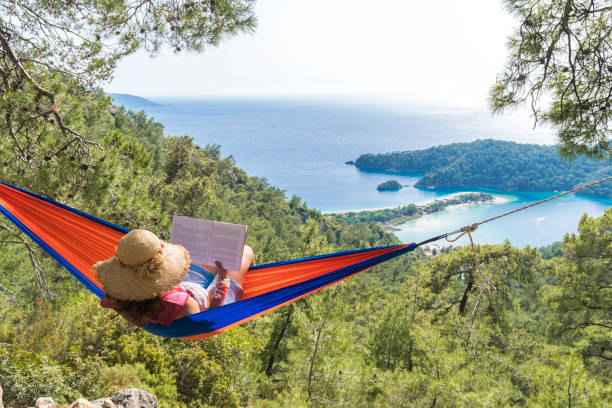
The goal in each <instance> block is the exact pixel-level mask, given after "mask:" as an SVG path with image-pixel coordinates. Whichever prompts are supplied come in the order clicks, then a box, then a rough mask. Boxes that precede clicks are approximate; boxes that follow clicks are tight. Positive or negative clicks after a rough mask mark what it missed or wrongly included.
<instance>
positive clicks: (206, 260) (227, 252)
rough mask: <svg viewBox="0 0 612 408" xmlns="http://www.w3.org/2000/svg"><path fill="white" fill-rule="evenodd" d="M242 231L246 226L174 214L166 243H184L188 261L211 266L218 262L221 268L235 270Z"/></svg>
mask: <svg viewBox="0 0 612 408" xmlns="http://www.w3.org/2000/svg"><path fill="white" fill-rule="evenodd" d="M246 233H247V226H246V225H239V224H228V223H226V222H217V221H208V220H201V219H198V218H190V217H183V216H181V215H174V216H172V229H171V231H170V242H172V243H173V244H180V245H182V246H184V247H185V249H187V250H188V251H189V255H190V256H191V262H192V263H196V264H201V265H214V264H215V261H219V262H221V263H222V264H223V267H224V268H225V269H230V270H234V271H237V270H239V269H240V262H241V261H242V252H243V251H244V240H245V238H246Z"/></svg>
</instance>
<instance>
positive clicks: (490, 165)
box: [355, 139, 612, 197]
mask: <svg viewBox="0 0 612 408" xmlns="http://www.w3.org/2000/svg"><path fill="white" fill-rule="evenodd" d="M558 150H559V148H558V146H541V145H535V144H519V143H515V142H507V141H501V140H491V139H487V140H477V141H475V142H471V143H453V144H449V145H443V146H437V147H431V148H429V149H424V150H412V151H405V152H393V153H386V154H363V155H361V156H359V158H358V159H357V160H356V161H355V165H356V166H357V167H359V168H361V169H367V170H387V171H394V172H417V173H425V176H424V177H423V178H422V179H420V180H419V181H418V182H417V183H416V184H415V186H416V187H451V188H474V187H485V188H496V189H500V190H505V191H552V190H558V191H561V190H570V189H572V188H573V187H576V186H578V185H582V184H587V183H588V182H591V181H594V180H596V179H598V178H603V177H606V176H609V175H610V174H612V164H610V162H609V161H606V160H602V161H595V160H589V159H586V158H576V159H574V160H572V161H569V160H566V159H563V158H561V157H560V156H559V154H558ZM580 194H583V195H589V196H595V197H612V185H610V183H607V184H606V183H603V184H600V185H598V186H594V187H591V188H589V189H587V190H584V191H583V192H581V193H580Z"/></svg>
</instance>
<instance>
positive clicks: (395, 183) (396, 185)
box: [376, 180, 404, 191]
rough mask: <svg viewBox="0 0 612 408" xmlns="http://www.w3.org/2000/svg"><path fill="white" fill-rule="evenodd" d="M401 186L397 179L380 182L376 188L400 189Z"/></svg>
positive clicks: (381, 189) (379, 189) (380, 189)
mask: <svg viewBox="0 0 612 408" xmlns="http://www.w3.org/2000/svg"><path fill="white" fill-rule="evenodd" d="M402 187H404V186H402V185H401V184H400V183H399V181H397V180H387V181H385V182H384V183H380V184H379V185H378V187H376V189H377V190H378V191H397V190H400V189H401V188H402Z"/></svg>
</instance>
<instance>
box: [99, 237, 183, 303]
mask: <svg viewBox="0 0 612 408" xmlns="http://www.w3.org/2000/svg"><path fill="white" fill-rule="evenodd" d="M161 255H162V257H161V264H160V265H159V267H158V268H159V272H160V273H158V274H157V275H156V276H155V277H151V276H148V275H147V274H145V273H142V269H143V268H142V265H140V266H139V265H125V264H122V263H121V262H119V258H117V256H114V257H112V258H110V259H106V260H104V261H101V262H98V263H96V264H95V265H94V267H93V268H94V271H95V272H96V274H97V276H98V280H99V281H100V283H101V284H102V287H103V289H104V291H105V292H106V294H108V295H109V296H112V297H113V298H115V299H121V300H147V299H153V298H155V297H157V296H160V295H162V294H164V293H165V292H168V291H169V290H171V289H172V288H174V287H175V286H176V285H178V284H179V283H180V282H182V281H183V279H185V276H186V275H187V272H188V270H189V263H190V259H189V252H187V250H186V249H185V248H183V247H182V246H181V245H175V244H170V243H164V247H163V248H162V249H161Z"/></svg>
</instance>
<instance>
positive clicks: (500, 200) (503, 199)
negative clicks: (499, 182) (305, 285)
mask: <svg viewBox="0 0 612 408" xmlns="http://www.w3.org/2000/svg"><path fill="white" fill-rule="evenodd" d="M471 193H478V192H477V191H460V192H457V193H452V194H448V195H445V196H440V197H438V198H435V199H433V200H428V201H421V202H417V203H408V204H400V205H394V206H390V207H378V208H359V209H355V210H340V211H321V214H323V215H334V214H350V213H361V212H367V211H382V210H393V209H397V208H400V207H403V206H405V205H409V204H415V205H416V206H417V207H425V206H428V205H431V204H433V203H434V202H436V201H440V200H448V199H452V198H455V197H457V196H460V195H463V194H471ZM487 194H491V193H487ZM491 195H492V196H493V201H490V202H487V203H462V204H452V205H449V206H448V207H446V208H445V209H444V210H443V211H446V210H448V209H452V208H459V207H462V206H470V205H483V204H504V203H507V202H510V201H512V199H511V198H508V196H504V195H498V194H491Z"/></svg>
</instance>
